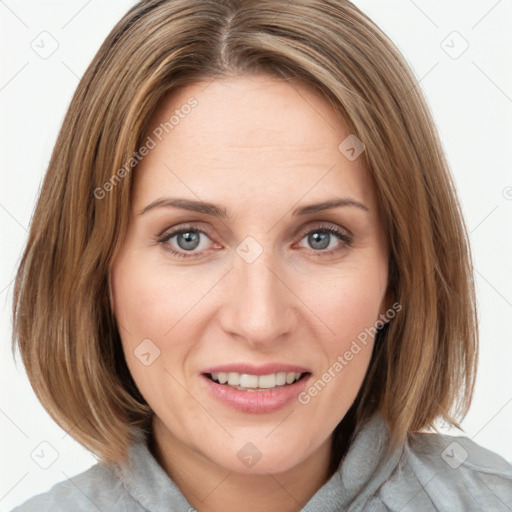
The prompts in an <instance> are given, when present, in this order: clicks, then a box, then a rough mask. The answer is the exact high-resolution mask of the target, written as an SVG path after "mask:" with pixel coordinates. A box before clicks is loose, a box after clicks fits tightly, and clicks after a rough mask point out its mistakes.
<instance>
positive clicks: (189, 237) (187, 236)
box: [157, 224, 353, 258]
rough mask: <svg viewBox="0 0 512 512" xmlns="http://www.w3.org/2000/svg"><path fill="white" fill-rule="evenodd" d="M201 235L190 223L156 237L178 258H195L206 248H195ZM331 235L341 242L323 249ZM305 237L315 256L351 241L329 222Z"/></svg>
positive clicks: (337, 249)
mask: <svg viewBox="0 0 512 512" xmlns="http://www.w3.org/2000/svg"><path fill="white" fill-rule="evenodd" d="M201 235H204V237H206V238H209V236H208V234H207V233H206V232H205V231H203V230H201V229H199V228H197V227H195V226H193V225H190V226H184V227H181V228H179V229H176V230H172V231H166V232H165V233H163V235H161V236H160V237H158V238H157V241H158V242H159V243H160V244H162V245H163V247H164V248H165V250H167V251H169V252H170V253H171V254H173V255H174V256H177V257H179V258H195V257H197V256H198V255H199V254H200V253H201V252H203V250H206V248H203V250H197V251H196V250H195V249H197V248H198V247H199V246H200V245H201ZM333 237H335V239H337V240H338V242H341V243H340V244H337V246H336V247H334V248H331V249H329V250H325V249H327V248H328V247H329V245H330V244H331V241H332V240H333ZM173 238H176V240H175V242H174V243H172V244H171V243H170V242H171V240H172V239H173ZM306 238H307V240H308V243H309V245H310V247H312V252H313V253H317V254H315V256H316V255H318V256H322V255H331V254H334V253H337V252H338V251H340V250H343V249H344V248H346V247H349V246H350V245H351V244H352V241H353V239H352V236H351V235H349V234H348V233H346V232H345V231H342V230H341V229H338V228H336V227H334V226H333V225H330V224H327V225H321V226H316V227H315V228H313V229H310V230H309V231H307V232H306V233H304V234H303V235H302V237H301V239H300V240H301V241H302V240H304V239H306Z"/></svg>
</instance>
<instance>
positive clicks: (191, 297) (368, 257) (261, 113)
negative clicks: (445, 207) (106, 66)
mask: <svg viewBox="0 0 512 512" xmlns="http://www.w3.org/2000/svg"><path fill="white" fill-rule="evenodd" d="M187 105H188V106H187ZM176 111H177V112H176ZM173 116H174V117H173ZM165 123H167V124H165ZM349 135H350V132H349V131H348V129H347V128H346V126H345V124H344V123H343V122H342V121H341V120H340V119H339V117H338V116H337V115H335V113H334V111H333V110H332V107H331V106H330V105H329V103H328V102H326V100H325V99H323V98H322V97H320V96H318V95H317V94H316V93H315V92H314V91H312V90H311V89H309V88H307V87H306V86H304V85H298V84H292V85H290V84H288V83H287V82H285V81H282V80H278V79H275V78H271V77H268V76H262V75H251V76H243V77H235V78H229V79H223V80H214V81H212V82H211V83H209V82H208V81H205V82H200V83H196V84H194V85H190V86H187V87H186V88H183V89H181V90H179V91H176V92H175V93H174V95H172V96H170V97H168V98H166V99H165V101H164V102H163V103H162V104H161V106H160V108H159V109H158V110H157V112H156V114H155V116H154V117H153V119H152V122H151V128H150V131H148V132H147V134H146V137H148V136H149V137H151V140H152V141H153V142H149V139H147V138H145V139H144V141H145V144H146V146H147V150H148V154H147V155H146V156H145V157H144V158H143V160H142V161H141V162H140V164H139V165H138V167H137V169H136V170H135V171H133V172H134V174H135V175H134V184H133V185H134V189H133V193H134V196H133V209H132V215H131V218H130V223H129V229H128V234H127V238H126V241H125V243H124V246H123V248H122V250H121V252H120V254H119V255H118V257H117V259H116V261H115V262H114V266H113V269H112V276H111V277H112V287H113V297H114V307H115V315H116V318H117V322H118V326H119V330H120V334H121V338H122V344H123V349H124V354H125V357H126V361H127V364H128V367H129V369H130V371H131V374H132V376H133V378H134V380H135V383H136V384H137V386H138V388H139V390H140V391H141V393H142V395H143V396H144V398H145V399H146V400H147V402H148V404H149V405H150V407H151V408H152V410H153V411H154V413H155V420H154V421H155V423H154V429H155V432H156V435H157V441H160V442H164V443H167V445H168V446H174V447H176V450H177V451H176V452H178V451H180V450H181V453H187V452H188V453H190V454H193V456H194V457H196V458H198V460H203V461H204V462H205V463H206V464H212V463H213V464H215V465H217V466H220V467H222V468H226V469H228V470H230V471H236V472H240V473H249V472H252V473H266V472H271V473H278V472H281V471H285V470H287V469H291V468H293V467H295V466H297V465H299V464H301V462H304V461H305V460H306V459H307V458H308V457H314V455H315V453H320V452H321V451H322V450H323V453H324V454H327V453H328V452H329V450H330V444H329V443H330V439H331V434H332V431H333V429H334V428H335V426H336V425H337V424H338V422H339V421H340V420H341V419H342V418H343V417H344V415H345V413H346V412H347V410H348V409H349V407H350V405H351V404H352V402H353V400H354V399H355V397H356V395H357V393H358V391H359V389H360V387H361V385H362V382H363V378H364V376H365V372H366V370H367V367H368V364H369V361H370V356H371V351H372V347H373V335H371V334H370V335H368V334H366V336H361V333H364V332H365V329H368V328H370V327H374V326H375V325H376V324H378V323H379V316H380V315H381V314H383V313H384V312H385V311H386V309H387V307H388V306H389V304H388V303H387V301H386V300H385V295H386V288H387V279H388V273H387V269H388V255H387V245H386V239H385V236H384V233H383V229H382V226H381V219H380V217H379V212H378V210H377V204H376V198H375V197H374V195H373V193H372V190H371V188H370V185H369V181H368V177H367V173H366V170H365V166H364V162H363V157H362V156H360V157H357V153H358V152H359V151H360V149H361V148H360V147H359V146H357V145H356V146H354V142H353V141H354V139H352V138H349V139H348V140H347V141H345V139H346V138H347V137H348V136H349ZM343 141H345V142H344V143H343V144H342V145H341V147H340V148H339V146H340V144H341V143H342V142H343ZM356 142H357V141H356ZM153 146H154V147H153ZM351 148H353V149H354V150H352V149H351ZM143 153H146V151H144V150H143V151H141V152H140V154H143ZM111 193H115V191H113V192H111ZM340 199H343V200H345V201H346V202H345V203H344V205H342V206H337V207H330V208H327V209H324V208H320V207H318V208H317V207H312V206H311V205H317V204H319V203H326V202H331V201H338V200H340ZM177 200H180V202H181V207H180V206H179V205H177V204H176V203H175V205H174V206H172V205H171V202H176V201H177ZM202 203H205V204H204V205H202V206H201V204H202ZM206 203H207V204H206ZM213 205H215V206H213ZM187 206H188V207H187ZM192 207H193V208H192ZM328 230H331V231H328ZM180 232H181V234H180ZM336 232H339V235H337V234H336ZM366 332H368V331H366ZM370 332H372V331H370ZM358 336H359V339H358ZM362 338H366V340H365V341H366V343H362V342H361V341H360V340H361V339H362ZM354 341H355V342H356V344H355V345H354ZM356 347H357V348H356ZM295 373H296V374H297V375H298V376H299V377H300V376H302V378H300V379H299V380H298V381H296V382H295V383H293V384H286V383H284V382H285V381H286V379H288V380H287V381H286V382H291V381H292V380H293V381H295V378H296V375H295ZM212 378H216V379H217V380H218V381H225V379H226V378H228V379H229V380H228V382H227V383H221V382H214V381H213V380H212ZM315 383H316V385H315ZM254 386H257V388H258V389H255V388H254ZM315 390H316V391H315ZM158 438H159V439H158ZM178 447H179V449H178Z"/></svg>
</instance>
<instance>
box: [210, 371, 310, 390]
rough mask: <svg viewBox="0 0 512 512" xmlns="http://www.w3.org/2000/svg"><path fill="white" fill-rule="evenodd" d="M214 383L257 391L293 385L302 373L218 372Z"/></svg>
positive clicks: (214, 377) (213, 374)
mask: <svg viewBox="0 0 512 512" xmlns="http://www.w3.org/2000/svg"><path fill="white" fill-rule="evenodd" d="M211 376H212V379H213V380H214V381H217V382H219V383H220V384H228V385H229V386H233V387H235V388H237V389H243V390H249V391H250V390H256V389H272V388H275V387H276V386H284V385H285V384H293V383H294V382H295V381H297V380H299V379H300V377H301V376H302V373H296V372H288V373H286V372H279V373H271V374H269V375H249V374H247V373H241V374H240V373H236V372H229V373H227V372H216V373H212V374H211Z"/></svg>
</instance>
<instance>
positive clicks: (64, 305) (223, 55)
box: [13, 0, 478, 463]
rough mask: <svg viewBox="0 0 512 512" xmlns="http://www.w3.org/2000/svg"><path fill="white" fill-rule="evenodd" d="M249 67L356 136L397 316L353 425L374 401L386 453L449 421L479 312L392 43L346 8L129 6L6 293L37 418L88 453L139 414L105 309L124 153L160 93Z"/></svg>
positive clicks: (333, 4) (466, 391) (61, 144)
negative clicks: (316, 102) (289, 86)
mask: <svg viewBox="0 0 512 512" xmlns="http://www.w3.org/2000/svg"><path fill="white" fill-rule="evenodd" d="M262 72H263V73H268V74H271V75H273V76H278V77H280V78H282V79H285V80H286V79H294V80H296V79H298V80H300V81H301V82H302V83H304V84H308V85H312V86H313V87H315V88H316V90H318V91H319V92H320V93H321V94H322V95H323V97H325V98H326V100H327V101H329V102H330V104H331V105H332V107H333V109H335V111H336V112H338V113H339V115H340V116H342V118H343V119H344V120H345V122H346V123H347V124H348V126H349V128H350V130H351V132H352V133H354V134H356V135H357V137H358V138H359V139H360V140H361V141H362V142H363V143H364V145H365V146H366V151H365V153H364V154H363V157H364V158H365V163H366V167H367V169H368V171H369V174H370V176H371V183H372V186H373V187H374V189H375V193H376V195H377V200H378V203H379V206H380V209H381V213H382V216H383V223H384V229H385V231H386V236H387V239H388V242H389V248H390V249H389V251H390V254H389V292H390V294H391V296H392V299H393V300H394V301H396V302H398V303H399V304H401V305H402V310H401V311H400V313H399V314H397V315H396V317H395V318H394V319H393V320H392V321H391V322H390V324H388V325H387V326H386V327H385V329H384V330H383V331H382V332H380V333H379V335H378V337H379V339H378V342H376V344H375V349H374V353H373V355H372V360H371V362H370V366H369V368H368V373H367V375H366V378H365V381H364V383H363V386H362V388H361V390H360V392H359V395H358V397H357V399H356V402H354V404H353V406H352V409H351V410H352V411H353V412H354V411H355V412H356V414H354V416H353V417H354V418H355V419H354V424H355V425H357V424H360V423H361V422H362V421H364V420H365V419H366V418H368V417H369V416H370V415H372V414H373V413H374V412H376V411H379V412H380V413H381V414H382V415H383V417H384V419H385V420H386V421H387V423H388V425H389V428H390V433H391V442H392V445H393V446H399V445H401V444H402V443H403V442H405V441H406V440H407V439H408V438H409V436H410V434H412V433H413V432H417V431H420V430H423V429H425V428H426V427H428V426H432V425H433V424H434V422H435V421H436V420H438V419H443V420H445V421H448V423H450V424H454V425H457V426H459V424H458V423H457V421H459V420H458V418H459V416H460V415H462V417H464V415H465V414H466V413H467V411H468V409H469V406H470V403H471V398H472V394H473V387H474V379H475V373H476V358H477V351H478V321H477V310H476V300H475V291H474V281H473V268H472V260H471V252H470V246H469V238H468V234H467V228H466V225H465V222H464V219H463V217H462V212H461V207H460V204H459V201H458V199H457V194H456V190H455V187H454V184H453V180H452V177H451V175H450V171H449V169H448V165H447V162H446V160H445V156H444V154H443V149H442V145H441V143H440V141H439V137H438V134H437V131H436V128H435V125H434V122H433V120H432V117H431V114H430V113H429V109H428V107H427V104H426V102H425V100H424V98H423V96H422V93H421V91H420V88H419V86H418V82H417V80H416V79H415V77H414V75H413V73H412V72H411V70H410V69H409V67H408V65H407V63H406V62H405V60H404V58H403V57H402V55H401V54H400V52H399V51H398V50H397V48H396V47H395V46H394V44H393V43H392V42H391V41H390V39H389V38H388V37H386V35H385V34H383V32H382V31H381V30H380V29H379V28H378V27H377V26H376V25H375V24H374V23H373V22H372V21H371V20H370V19H369V18H368V17H367V16H366V15H365V14H363V13H362V12H361V11H360V10H359V9H358V8H356V7H355V6H354V5H353V4H352V3H350V2H349V1H346V0H293V1H290V0H146V1H141V2H139V3H138V4H136V5H135V6H134V7H133V8H131V9H130V10H129V11H128V12H127V13H126V14H125V16H124V17H123V18H122V19H121V20H120V21H119V22H118V23H117V25H116V26H115V27H114V28H113V30H112V31H111V33H110V34H109V35H108V37H107V38H106V40H105V42H104V43H103V44H102V46H101V48H100V49H99V51H98V53H97V54H96V56H95V57H94V59H93V61H92V63H91V64H90V66H89V67H88V69H87V71H86V72H85V74H84V76H83V77H82V79H81V81H80V83H79V85H78V88H77V90H76V92H75V94H74V96H73V98H72V101H71V104H70V106H69V110H68V111H67V114H66V116H65V119H64V121H63V125H62V128H61V131H60V133H59V135H58V138H57V141H56V144H55V147H54V150H53V153H52V156H51V160H50V163H49V167H48V170H47V173H46V176H45V180H44V183H43V186H42V188H41V191H40V196H39V198H38V202H37V206H36V209H35V213H34V215H33V218H32V222H31V226H30V234H29V237H28V242H27V246H26V249H25V251H24V254H23V257H22V260H21V263H20V266H19V270H18V273H17V277H16V282H15V291H14V307H13V321H14V331H13V351H15V349H16V346H18V347H19V350H20V353H21V356H22V360H23V363H24V365H25V367H26V369H27V372H28V376H29V379H30V382H31V385H32V386H33V388H34V391H35V393H36V394H37V396H38V398H39V400H40V401H41V402H42V404H43V405H44V407H45V408H46V410H47V411H48V413H49V414H50V415H51V416H52V418H53V419H54V420H55V421H56V422H57V423H58V424H59V425H60V426H61V427H62V428H63V429H65V430H67V431H69V432H70V433H71V435H72V436H73V437H74V438H75V439H76V440H77V441H78V442H80V443H81V444H82V445H83V446H85V447H86V448H87V449H88V450H90V451H91V452H92V453H93V454H95V455H96V456H97V457H98V459H99V461H100V463H119V462H120V461H121V460H122V459H124V458H125V456H126V455H127V453H128V451H127V448H128V446H129V444H130V442H131V441H132V439H133V436H134V435H135V434H136V433H137V432H140V431H141V429H142V430H143V431H146V432H148V430H147V429H148V428H149V427H148V425H149V423H150V418H151V414H152V413H151V410H150V409H149V407H148V405H147V403H146V402H145V401H144V399H143V397H142V396H141V395H140V393H139V392H138V390H137V387H136V386H135V384H134V382H133V380H132V379H131V376H130V373H129V371H128V368H127V365H126V362H125V360H124V356H123V352H122V348H121V343H120V336H119V332H118V329H117V326H116V320H115V318H114V315H113V312H112V308H111V293H110V284H109V283H110V279H109V272H110V269H111V264H112V262H113V260H114V259H115V256H116V254H117V251H118V249H119V248H120V246H121V244H122V243H123V239H124V236H125V231H126V227H127V220H128V218H129V212H130V207H131V205H130V201H131V192H132V191H131V188H132V185H131V184H132V178H133V172H136V170H135V167H136V166H133V168H132V167H131V166H128V167H126V163H127V162H130V161H131V162H132V163H133V162H134V160H133V159H134V155H138V153H136V151H137V149H138V148H139V147H140V146H141V145H142V143H143V136H144V134H145V133H146V129H147V128H148V125H149V120H150V118H151V116H152V114H153V113H154V111H155V109H156V108H157V107H158V105H159V101H160V100H161V99H162V98H163V96H164V95H165V94H167V93H169V92H170V91H172V90H174V89H176V88H178V87H180V86H184V85H187V84H190V83H193V82H194V81H197V80H199V79H204V78H208V79H209V78H211V79H214V78H215V77H223V76H236V75H241V74H251V73H262ZM122 169H124V171H122ZM144 429H145V430H144ZM337 435H338V437H339V436H340V435H341V430H340V429H338V428H337V429H336V431H335V436H334V444H333V447H334V446H336V439H337V438H336V436H337ZM334 451H335V449H334V448H333V454H334Z"/></svg>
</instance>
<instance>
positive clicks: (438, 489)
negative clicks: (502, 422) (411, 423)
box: [380, 433, 512, 512]
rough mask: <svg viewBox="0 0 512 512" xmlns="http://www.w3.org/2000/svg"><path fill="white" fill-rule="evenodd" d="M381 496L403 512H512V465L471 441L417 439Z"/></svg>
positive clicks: (460, 438) (422, 435)
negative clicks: (462, 511) (420, 511)
mask: <svg viewBox="0 0 512 512" xmlns="http://www.w3.org/2000/svg"><path fill="white" fill-rule="evenodd" d="M380 494H381V499H382V501H383V502H384V503H385V504H386V505H387V506H388V507H389V508H390V509H391V510H403V512H405V511H406V510H425V511H427V510H439V511H447V512H448V511H452V510H453V511H456V510H465V511H481V510H493V511H496V512H498V511H510V510H512V465H510V464H509V463H508V462H507V461H506V460H505V459H503V458H502V457H500V456H499V455H497V454H496V453H494V452H492V451H490V450H488V449H486V448H484V447H482V446H480V445H478V444H477V443H475V442H474V441H472V440H471V439H469V438H468V437H465V436H449V435H445V434H434V433H417V434H413V435H412V436H411V437H410V439H409V440H408V442H407V443H406V444H405V447H404V453H403V456H402V458H401V460H400V463H399V464H398V466H397V467H396V469H395V471H394V472H393V473H392V475H391V476H390V478H389V479H388V481H387V482H386V484H385V485H384V486H383V487H382V488H381V490H380Z"/></svg>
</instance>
